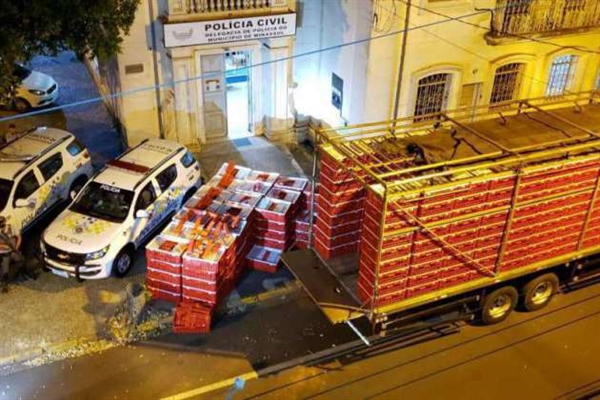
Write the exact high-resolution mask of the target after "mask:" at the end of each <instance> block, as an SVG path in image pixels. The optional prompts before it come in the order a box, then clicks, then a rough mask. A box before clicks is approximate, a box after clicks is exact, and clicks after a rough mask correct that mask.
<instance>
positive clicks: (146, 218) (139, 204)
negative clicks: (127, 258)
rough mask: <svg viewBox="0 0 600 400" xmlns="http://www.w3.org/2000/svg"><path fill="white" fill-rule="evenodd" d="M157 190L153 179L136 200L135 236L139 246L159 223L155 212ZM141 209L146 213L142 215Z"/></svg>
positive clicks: (136, 243)
mask: <svg viewBox="0 0 600 400" xmlns="http://www.w3.org/2000/svg"><path fill="white" fill-rule="evenodd" d="M156 192H157V188H156V186H155V184H154V180H151V181H150V182H148V183H147V184H146V185H145V186H144V187H143V188H142V190H141V191H140V193H139V194H138V197H137V200H136V202H135V211H134V218H135V219H134V221H133V224H134V225H133V234H134V236H133V237H134V238H135V239H134V240H135V245H136V246H139V245H140V243H142V242H143V241H144V240H145V239H146V238H147V237H148V235H149V234H150V233H151V232H152V231H153V230H154V228H156V225H157V224H158V217H157V215H156V213H155V206H156ZM139 211H143V213H144V214H145V215H143V216H142V215H140V213H139Z"/></svg>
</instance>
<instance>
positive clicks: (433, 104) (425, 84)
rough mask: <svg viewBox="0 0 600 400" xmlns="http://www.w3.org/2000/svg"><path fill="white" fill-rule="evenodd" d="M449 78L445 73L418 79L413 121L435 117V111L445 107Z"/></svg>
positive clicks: (448, 91)
mask: <svg viewBox="0 0 600 400" xmlns="http://www.w3.org/2000/svg"><path fill="white" fill-rule="evenodd" d="M450 80H451V75H450V74H445V73H440V74H432V75H428V76H426V77H424V78H421V79H419V82H418V86H417V98H416V101H415V111H414V116H415V118H414V120H415V122H418V121H425V120H429V119H436V118H437V116H436V115H435V113H439V112H441V111H442V110H444V109H446V107H447V105H448V97H449V94H450ZM431 114H433V115H431Z"/></svg>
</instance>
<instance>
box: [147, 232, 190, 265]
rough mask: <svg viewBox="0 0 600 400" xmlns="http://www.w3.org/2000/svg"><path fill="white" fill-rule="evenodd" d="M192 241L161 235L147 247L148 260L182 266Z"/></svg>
mask: <svg viewBox="0 0 600 400" xmlns="http://www.w3.org/2000/svg"><path fill="white" fill-rule="evenodd" d="M189 243H190V241H189V240H186V239H177V238H169V237H166V236H162V235H159V236H157V237H155V238H154V239H153V240H152V241H150V243H148V244H147V245H146V258H147V259H152V260H159V261H166V262H170V263H174V264H180V263H181V260H182V256H183V253H184V252H185V251H186V249H187V247H188V245H189Z"/></svg>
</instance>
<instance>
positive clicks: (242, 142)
mask: <svg viewBox="0 0 600 400" xmlns="http://www.w3.org/2000/svg"><path fill="white" fill-rule="evenodd" d="M231 142H232V143H233V144H234V145H235V147H245V146H251V145H252V142H250V139H247V138H242V139H234V140H232V141H231Z"/></svg>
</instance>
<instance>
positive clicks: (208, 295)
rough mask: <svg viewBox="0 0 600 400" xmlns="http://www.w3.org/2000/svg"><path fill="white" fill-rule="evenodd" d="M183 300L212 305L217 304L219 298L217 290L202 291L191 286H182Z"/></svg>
mask: <svg viewBox="0 0 600 400" xmlns="http://www.w3.org/2000/svg"><path fill="white" fill-rule="evenodd" d="M181 293H182V297H183V299H184V300H185V299H189V300H194V301H201V302H203V303H207V304H210V305H215V304H217V302H218V300H219V297H218V295H217V291H216V290H214V291H213V290H202V289H197V288H195V287H191V286H182V291H181Z"/></svg>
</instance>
